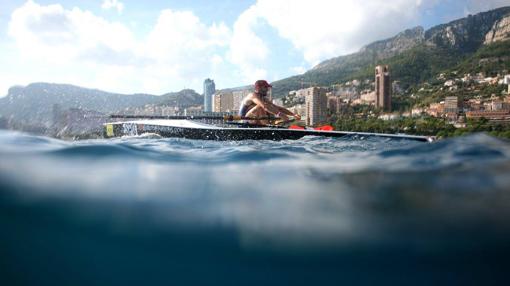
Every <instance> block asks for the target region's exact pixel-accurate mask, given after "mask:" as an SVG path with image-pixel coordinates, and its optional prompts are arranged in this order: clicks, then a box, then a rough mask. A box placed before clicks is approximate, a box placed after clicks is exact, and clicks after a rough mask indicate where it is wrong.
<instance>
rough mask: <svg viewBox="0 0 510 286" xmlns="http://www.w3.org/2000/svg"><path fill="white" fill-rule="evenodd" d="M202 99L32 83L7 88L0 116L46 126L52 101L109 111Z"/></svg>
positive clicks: (192, 95) (188, 95) (182, 94)
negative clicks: (120, 92) (119, 92)
mask: <svg viewBox="0 0 510 286" xmlns="http://www.w3.org/2000/svg"><path fill="white" fill-rule="evenodd" d="M202 100H203V99H202V97H201V96H200V95H199V94H197V93H196V92H194V91H193V90H183V91H180V92H175V93H168V94H164V95H161V96H156V95H150V94H116V93H110V92H104V91H101V90H97V89H88V88H82V87H78V86H73V85H68V84H51V83H33V84H30V85H28V86H26V87H21V86H16V87H12V88H10V89H9V92H8V95H7V96H6V97H3V98H0V115H2V116H4V117H5V118H8V119H10V120H12V121H15V122H17V123H20V124H24V125H37V126H42V127H49V126H50V125H51V121H52V118H53V106H54V105H55V104H58V105H59V106H60V108H61V109H63V110H65V109H70V108H79V109H83V110H91V111H97V112H100V113H104V114H109V113H115V112H117V111H119V110H122V109H125V108H127V107H137V106H143V105H146V104H167V105H173V106H184V107H185V106H190V105H196V104H200V103H201V101H202Z"/></svg>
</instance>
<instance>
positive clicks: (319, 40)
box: [231, 0, 423, 68]
mask: <svg viewBox="0 0 510 286" xmlns="http://www.w3.org/2000/svg"><path fill="white" fill-rule="evenodd" d="M422 5H423V4H422V2H421V1H420V0H386V1H380V0H365V1H362V2H360V1H356V0H344V1H335V0H314V1H291V0H259V1H257V3H256V4H255V5H253V6H252V7H250V8H249V9H248V10H247V11H245V12H244V13H243V14H242V15H241V16H240V17H239V19H238V20H237V22H236V24H235V25H234V36H233V40H234V41H235V43H233V44H232V47H231V49H232V55H233V59H234V62H236V63H238V64H241V66H243V65H249V64H252V65H253V63H256V62H260V58H262V59H264V58H265V57H267V48H266V47H265V45H264V44H263V38H261V37H260V36H259V35H256V34H255V33H254V29H253V27H254V26H256V25H257V24H260V23H263V22H265V23H267V24H268V25H270V26H271V27H273V28H274V29H276V31H277V32H278V34H279V35H280V37H282V38H284V39H286V40H289V41H290V42H291V43H292V44H293V46H294V47H295V48H296V49H297V50H299V51H301V52H302V53H303V56H304V59H305V60H306V61H307V62H308V63H309V64H316V63H318V62H319V61H321V60H324V59H327V58H331V57H335V56H338V55H342V54H346V53H350V52H354V51H356V50H358V49H359V48H360V47H361V46H362V45H365V44H368V43H369V42H371V41H373V40H376V39H382V38H385V37H390V36H393V35H394V34H396V33H398V32H400V31H401V30H402V27H407V26H408V25H409V24H411V23H413V22H415V20H416V15H417V13H418V11H419V9H420V7H421V6H422ZM236 45H238V46H236ZM250 47H251V49H252V50H253V49H255V52H254V51H250V50H249V48H250ZM256 52H258V53H260V54H261V55H262V56H259V57H258V58H257V56H256V55H257V53H256ZM250 68H256V66H255V67H253V66H250Z"/></svg>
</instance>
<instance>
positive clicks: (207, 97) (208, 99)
mask: <svg viewBox="0 0 510 286" xmlns="http://www.w3.org/2000/svg"><path fill="white" fill-rule="evenodd" d="M215 92H216V85H215V84H214V80H212V79H210V78H208V79H206V80H205V81H204V111H205V112H212V101H213V96H214V93H215Z"/></svg>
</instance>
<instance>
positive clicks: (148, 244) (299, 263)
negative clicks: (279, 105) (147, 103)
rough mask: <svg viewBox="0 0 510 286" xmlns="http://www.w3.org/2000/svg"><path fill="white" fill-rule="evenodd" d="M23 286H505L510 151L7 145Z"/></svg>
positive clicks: (0, 208) (138, 141) (15, 275)
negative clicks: (348, 285) (346, 285)
mask: <svg viewBox="0 0 510 286" xmlns="http://www.w3.org/2000/svg"><path fill="white" fill-rule="evenodd" d="M0 158H1V160H0V188H1V192H0V212H1V213H0V227H1V229H2V236H1V237H0V254H1V255H0V269H1V270H0V272H1V273H0V274H1V276H2V277H5V279H7V281H9V282H11V284H12V283H20V284H38V285H40V284H55V283H57V284H72V285H77V284H82V285H89V284H135V283H136V284H141V283H144V284H165V285H167V284H175V283H179V284H214V285H216V284H219V285H222V284H232V285H239V284H243V285H246V284H249V285H261V284H262V285H264V284H307V285H308V284H312V283H314V284H335V285H336V284H338V283H340V282H348V283H356V284H374V283H378V284H449V285H450V284H463V285H465V284H494V283H496V284H497V283H498V282H499V284H501V282H502V281H504V280H503V279H504V278H505V275H506V269H507V268H508V266H509V264H510V263H508V262H507V260H508V259H507V256H508V254H509V253H510V251H509V250H510V249H509V247H508V246H507V245H508V243H507V241H508V240H509V238H510V228H509V227H510V223H508V219H507V218H508V217H509V210H510V204H509V202H510V199H509V195H508V193H509V187H508V186H509V185H510V176H508V174H509V171H510V144H508V142H505V141H501V140H498V139H495V138H492V137H489V136H486V135H483V134H479V135H473V136H469V137H464V138H457V139H454V140H445V141H440V142H436V143H433V144H429V143H419V142H413V141H406V140H391V139H382V138H359V137H351V138H343V139H331V138H329V139H328V138H317V137H315V138H314V137H310V138H304V139H301V140H297V141H282V142H272V141H242V142H210V141H199V140H185V139H162V138H159V139H158V138H122V139H116V140H95V141H82V142H63V141H58V140H53V139H49V138H44V137H34V136H30V135H25V134H20V133H13V132H6V131H3V132H0Z"/></svg>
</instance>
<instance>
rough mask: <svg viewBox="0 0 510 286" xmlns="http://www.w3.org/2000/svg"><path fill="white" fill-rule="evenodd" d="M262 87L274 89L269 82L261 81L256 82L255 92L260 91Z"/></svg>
mask: <svg viewBox="0 0 510 286" xmlns="http://www.w3.org/2000/svg"><path fill="white" fill-rule="evenodd" d="M261 87H265V88H270V87H273V86H272V85H270V84H269V83H268V82H267V81H265V80H263V79H261V80H257V81H256V82H255V90H259V89H260V88H261Z"/></svg>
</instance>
